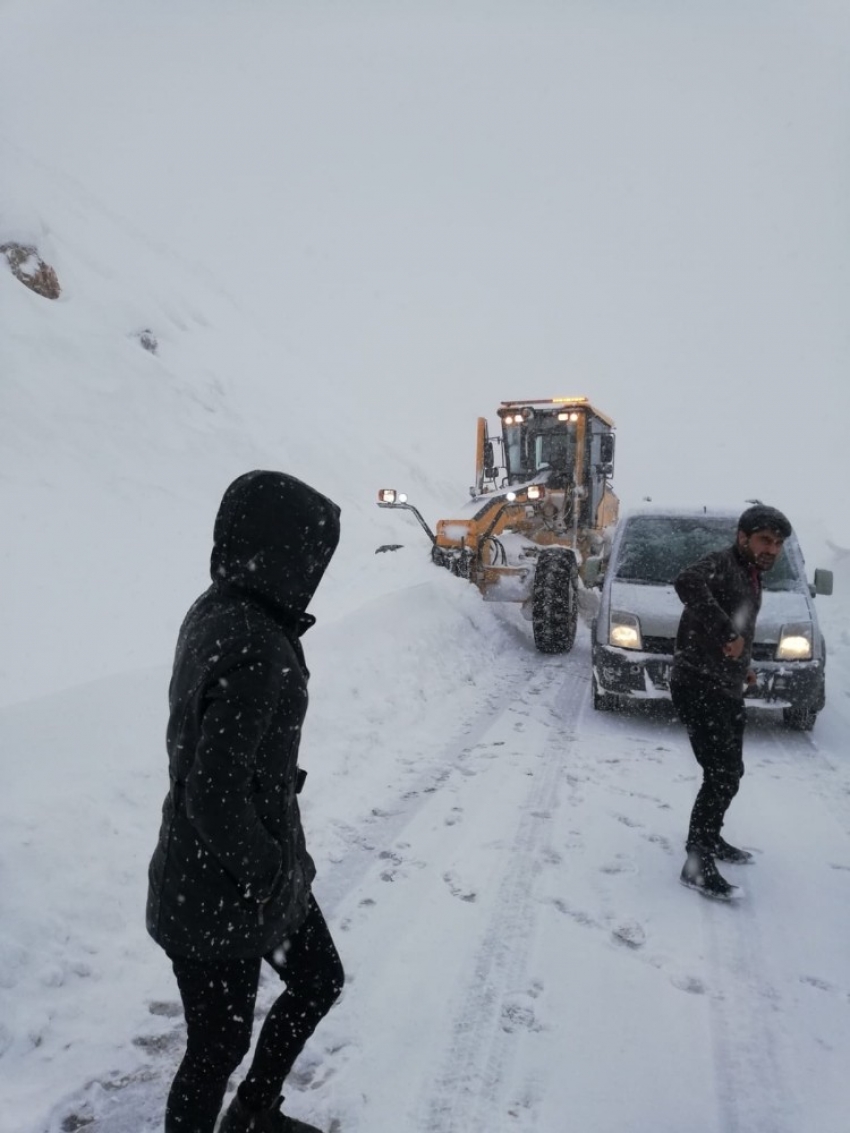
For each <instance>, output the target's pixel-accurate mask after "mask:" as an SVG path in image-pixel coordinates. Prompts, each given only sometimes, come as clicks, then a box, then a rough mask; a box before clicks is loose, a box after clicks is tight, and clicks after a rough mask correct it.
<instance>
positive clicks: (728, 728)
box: [670, 681, 746, 854]
mask: <svg viewBox="0 0 850 1133" xmlns="http://www.w3.org/2000/svg"><path fill="white" fill-rule="evenodd" d="M670 695H671V697H672V700H673V707H674V708H675V709H676V712H677V713H678V715H679V719H680V720H681V721H682V723H683V724H684V725H685V728H686V729H687V732H688V737H689V738H690V741H691V747H692V748H693V751H694V755H695V756H696V758H697V762H698V763H699V765H700V767H702V770H703V781H702V786H701V787H700V789H699V792H698V794H697V797H696V802H695V803H694V809H693V811H692V812H691V823H690V827H689V829H688V841H687V844H686V847H685V848H686V849H687V850H688V852H689V853H690V851H691V850H698V851H701V852H702V853H707V854H713V853H714V852H715V849H716V847H717V842H718V839H719V837H720V830H721V827H722V826H723V819H724V818H725V816H726V811H727V810H728V809H729V804H730V803H731V802H732V799H734V797H735V795H736V794H737V793H738V785H739V784H740V782H741V776H742V775H743V774H744V756H743V748H744V717H745V711H746V710H745V708H744V702H743V699H741V698H740V697H732V696H724V695H723V693H720V692H716V691H714V690H712V689H706V688H705V687H703V686H700V685H696V684H694V685H691V684H685V683H682V682H677V681H674V682H673V683H672V684H671V686H670Z"/></svg>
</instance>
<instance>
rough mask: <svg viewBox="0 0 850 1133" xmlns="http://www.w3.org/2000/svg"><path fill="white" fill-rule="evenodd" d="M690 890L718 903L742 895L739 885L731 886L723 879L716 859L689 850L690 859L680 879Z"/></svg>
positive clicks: (699, 851)
mask: <svg viewBox="0 0 850 1133" xmlns="http://www.w3.org/2000/svg"><path fill="white" fill-rule="evenodd" d="M679 880H680V881H681V883H682V884H683V885H687V887H688V888H689V889H696V891H697V892H698V893H701V894H702V895H703V897H713V898H714V899H715V900H716V901H731V900H732V899H733V898H735V897H737V896H739V895H740V890H739V888H738V886H737V885H730V884H729V882H728V881H727V880H726V878H725V877H721V876H720V874H719V873H718V872H717V866H716V865H715V864H714V858H713V857H712V856H711V854H707V853H705V852H704V851H702V850H689V851H688V858H687V861H686V862H685V864H684V866H683V867H682V873H681V876H680V878H679Z"/></svg>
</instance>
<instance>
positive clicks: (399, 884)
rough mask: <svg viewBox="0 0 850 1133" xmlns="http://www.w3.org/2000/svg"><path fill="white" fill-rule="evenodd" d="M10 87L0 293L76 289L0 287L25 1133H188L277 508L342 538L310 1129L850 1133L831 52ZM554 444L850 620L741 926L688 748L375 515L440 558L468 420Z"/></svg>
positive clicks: (7, 713) (250, 33)
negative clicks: (785, 538) (188, 1039)
mask: <svg viewBox="0 0 850 1133" xmlns="http://www.w3.org/2000/svg"><path fill="white" fill-rule="evenodd" d="M626 9H627V10H626ZM0 42H2V43H3V46H4V51H3V55H4V62H3V68H2V71H0V244H2V243H4V242H5V241H6V240H10V239H15V240H19V241H21V242H24V243H29V242H31V243H34V244H37V245H38V247H39V248H40V250H41V251H42V253H43V254H44V255H45V258H46V259H48V260H49V261H50V262H51V263H52V264H53V265H54V266H55V267H56V269H57V271H58V273H59V277H60V282H61V283H62V286H63V294H62V297H61V299H60V300H58V301H57V302H54V303H51V302H49V301H47V300H45V299H42V298H39V297H37V296H35V295H33V294H31V293H30V292H29V291H26V290H25V289H24V288H23V287H21V285H20V284H19V283H18V282H17V281H16V280H15V279H14V278H13V277H12V275H11V274H10V273H9V272H8V271H6V270H5V268H4V267H3V266H2V263H0V514H2V521H3V540H2V545H0V634H1V636H0V640H2V642H3V649H2V652H0V705H2V707H0V765H2V777H3V791H2V793H0V1133H48V1131H49V1133H73V1131H74V1130H76V1129H80V1128H83V1127H85V1128H86V1129H90V1130H91V1131H92V1133H131V1131H132V1133H139V1131H148V1133H153V1131H154V1130H156V1129H158V1128H159V1127H160V1123H161V1111H162V1105H163V1098H164V1095H165V1091H166V1090H167V1086H168V1082H169V1077H170V1075H171V1074H172V1073H173V1070H174V1068H175V1064H176V1060H177V1058H178V1057H179V1052H180V1035H181V1020H180V1012H179V1003H178V1001H177V996H176V988H175V985H174V981H173V978H172V976H171V973H170V970H169V966H168V963H167V961H166V959H165V957H164V956H163V955H162V954H161V953H160V952H159V950H158V949H157V948H156V947H155V946H154V945H153V944H152V943H151V942H150V941H149V939H148V938H147V936H146V934H145V930H144V898H145V887H146V869H147V862H148V859H149V856H150V853H151V851H152V848H153V844H154V840H155V837H156V833H157V829H158V821H159V808H160V805H161V802H162V798H163V795H164V792H165V787H166V778H167V776H166V762H165V753H164V743H163V735H164V728H165V710H166V688H167V682H168V676H169V660H170V653H171V650H172V648H173V644H174V639H175V636H176V631H177V628H178V626H179V622H180V619H181V617H182V615H183V613H184V611H185V609H186V608H187V606H188V605H189V603H190V602H191V601H192V600H193V598H194V597H195V596H196V594H197V593H198V592H199V591H200V590H201V589H202V588H203V587H204V586H205V584H206V564H207V558H208V552H209V546H210V538H211V530H212V520H213V516H214V513H215V509H216V506H217V504H218V500H219V498H220V496H221V493H222V491H223V490H224V488H225V487H226V485H227V483H228V482H229V481H230V480H231V479H232V478H233V477H234V476H235V475H237V474H239V473H240V472H243V471H245V470H246V469H248V468H252V467H262V466H266V467H278V468H282V469H284V470H286V471H288V472H292V473H294V474H296V475H298V476H301V477H302V478H304V479H306V480H308V481H310V482H312V483H314V484H315V485H316V487H317V488H319V489H320V490H322V491H324V492H326V493H327V494H329V495H330V496H332V497H333V498H334V499H336V500H337V501H338V502H339V503H340V504H341V505H342V509H343V516H342V525H343V536H342V542H341V545H340V550H339V553H338V555H337V557H336V558H335V560H334V562H333V564H332V566H331V569H330V570H329V572H328V574H327V576H326V578H325V580H324V581H323V584H322V587H321V589H320V592H319V595H318V596H317V600H316V602H315V605H314V612H315V613H316V614H317V616H318V619H319V620H318V624H317V625H316V627H315V628H314V629H313V630H311V631H310V634H309V635H308V636H307V637H306V638H305V648H306V650H307V655H308V662H309V664H310V668H311V670H312V673H313V677H312V681H311V709H310V714H309V716H308V721H307V727H306V730H305V736H304V746H303V763H304V766H305V768H306V770H307V771H308V773H309V777H308V781H307V787H306V790H305V793H304V795H303V796H302V798H303V800H304V811H305V819H306V824H307V828H308V834H309V838H310V845H311V849H312V851H313V854H314V857H315V858H316V860H317V863H318V865H319V877H318V880H317V887H316V888H317V893H318V895H319V898H320V901H321V903H322V905H323V907H324V909H325V911H326V913H327V915H328V918H329V921H330V923H331V925H332V927H333V929H334V931H335V934H336V936H337V939H338V943H339V947H340V951H341V953H342V955H343V959H344V962H345V965H346V969H347V973H348V985H347V987H346V990H345V993H344V996H343V999H342V1001H341V1002H340V1004H339V1005H338V1006H337V1007H336V1008H335V1009H334V1011H333V1013H332V1014H331V1015H330V1016H329V1018H328V1019H327V1020H326V1021H325V1023H324V1024H323V1025H322V1027H321V1029H320V1030H319V1031H318V1032H317V1034H316V1036H315V1038H314V1040H313V1041H312V1042H311V1044H310V1045H309V1047H308V1049H307V1051H306V1052H305V1055H304V1057H303V1058H302V1060H301V1062H300V1063H299V1065H298V1067H297V1068H296V1072H295V1075H294V1081H293V1082H292V1083H291V1085H290V1088H289V1090H288V1103H289V1104H290V1106H291V1109H292V1111H293V1112H294V1113H295V1114H297V1115H300V1116H304V1117H306V1118H310V1119H313V1120H314V1121H315V1122H316V1123H317V1124H319V1125H321V1126H322V1127H323V1128H327V1129H329V1130H335V1131H338V1133H349V1131H351V1133H355V1131H357V1130H360V1131H362V1133H366V1131H368V1133H385V1131H386V1133H389V1131H390V1130H393V1131H395V1130H399V1129H401V1130H404V1131H405V1133H406V1131H409V1133H420V1131H421V1133H426V1131H427V1133H460V1131H463V1133H466V1131H467V1130H469V1129H470V1128H486V1129H488V1130H489V1131H491V1133H508V1131H511V1130H526V1131H529V1133H530V1131H531V1130H538V1131H540V1133H561V1131H562V1130H564V1129H568V1128H576V1129H582V1130H587V1131H588V1133H591V1131H592V1133H615V1131H616V1133H620V1131H621V1130H623V1129H629V1130H635V1131H636V1133H643V1131H647V1133H649V1131H652V1133H674V1131H675V1133H679V1131H681V1130H682V1129H689V1130H692V1131H693V1133H844V1131H845V1130H846V1123H847V1118H846V1114H847V1111H848V1108H850V1088H848V1085H847V1075H846V1066H847V1064H848V1058H850V976H848V972H847V963H846V954H847V947H846V942H847V941H848V939H850V900H848V898H850V766H848V764H847V761H846V735H847V729H848V726H850V556H846V555H844V556H842V554H841V551H840V548H842V547H848V546H850V529H848V520H847V512H846V505H845V501H844V498H843V497H844V495H845V493H846V488H845V485H846V483H847V481H848V473H850V452H848V450H847V447H846V445H844V443H843V431H844V422H845V421H846V418H847V410H848V408H850V406H848V396H850V395H848V389H847V384H846V370H847V361H848V342H847V338H846V326H845V314H846V309H847V298H848V268H847V264H848V262H850V260H848V257H847V246H848V245H847V240H848V233H847V227H846V208H845V202H846V195H847V192H846V190H847V186H848V182H850V171H849V168H850V167H848V157H847V152H846V144H844V133H845V128H844V124H845V123H846V112H847V109H848V80H847V75H848V74H850V67H848V65H847V63H848V54H850V51H848V45H850V23H848V18H847V13H846V11H845V10H844V9H843V7H842V6H841V5H834V4H831V3H830V2H829V0H818V2H817V3H809V4H803V3H797V2H796V0H770V2H768V0H763V2H760V0H753V3H752V4H750V5H748V6H745V7H743V6H741V5H740V4H739V3H737V2H734V3H733V2H732V0H717V3H715V4H713V5H712V6H711V8H710V11H709V10H708V9H705V10H700V11H697V10H696V8H695V7H694V6H690V5H668V4H665V3H652V2H649V0H646V2H645V3H644V2H641V3H636V4H633V5H628V6H622V5H600V4H585V3H581V2H578V0H577V2H575V3H569V4H564V5H551V4H548V3H545V2H544V0H529V2H528V3H523V4H520V3H518V2H517V3H512V2H508V0H505V2H502V3H496V2H494V3H492V4H490V3H484V2H483V0H481V2H472V0H470V2H469V3H468V4H464V5H449V4H442V3H435V4H434V5H428V6H426V5H423V6H413V5H410V6H407V5H384V4H380V3H378V2H377V0H376V2H375V3H367V2H366V0H363V2H362V3H361V2H360V0H357V2H355V3H352V4H351V5H346V6H345V7H342V6H340V5H338V4H335V3H331V2H330V0H327V2H324V0H317V2H316V3H315V4H309V5H308V4H293V5H276V4H272V3H268V2H265V3H260V2H258V3H256V4H251V5H246V4H244V3H241V4H240V3H236V2H235V0H203V2H201V0H187V2H186V3H184V4H181V5H179V6H178V5H174V4H172V3H167V2H166V0H146V2H145V3H144V4H142V3H129V2H127V3H122V4H116V3H113V2H112V0H74V2H73V3H71V2H70V0H5V2H0ZM144 331H149V332H151V333H152V334H153V335H154V336H155V337H156V339H157V342H158V348H157V351H156V353H150V352H148V351H146V350H143V349H142V348H141V345H140V339H139V336H140V335H141V334H142V332H144ZM683 375H686V377H683ZM556 393H564V394H567V393H586V394H588V395H590V396H591V398H592V399H593V400H594V402H596V403H598V404H599V406H600V408H602V409H603V410H605V411H606V412H610V413H611V414H612V415H613V416H614V418H615V419H616V420H617V422H618V426H619V454H618V467H617V488H618V490H619V492H620V494H621V496H622V497H623V498H624V500H625V501H626V502H627V503H636V502H638V501H639V500H640V499H641V497H642V496H643V494H644V493H646V492H651V493H652V494H654V495H656V496H657V498H660V496H661V493H662V490H663V491H664V492H665V493H666V497H665V498H667V499H669V502H670V503H679V502H683V503H686V504H690V503H694V502H698V503H702V502H704V501H705V499H710V500H711V502H717V503H723V502H725V503H727V504H730V505H731V506H737V505H738V504H739V503H740V504H743V500H744V499H745V498H746V497H749V496H752V495H759V496H763V497H765V498H769V499H770V500H771V502H775V503H777V504H779V505H780V506H783V507H785V508H786V509H787V510H788V511H789V513H790V514H791V516H792V518H793V519H794V520H795V522H796V523H797V525H798V527H799V529H800V531H801V535H802V541H803V545H804V548H805V549H806V553H807V558H808V560H809V566H810V569H812V568H814V566H824V567H832V568H833V569H834V570H835V572H836V593H835V595H834V596H833V597H832V598H826V599H820V598H819V599H818V607H819V610H820V612H821V617H822V622H823V625H824V629H825V632H826V635H827V639H828V646H829V667H828V678H827V679H828V704H827V708H826V709H825V711H824V712H823V714H822V715H821V717H820V718H819V720H818V722H817V725H816V728H815V730H814V732H813V733H812V734H810V735H807V734H795V733H788V732H785V731H784V730H783V729H782V728H781V727H779V726H777V725H776V724H775V722H773V721H770V720H763V719H761V718H759V719H758V720H757V721H755V722H754V724H753V726H752V728H751V729H750V732H749V734H748V737H747V776H746V778H745V780H744V783H743V786H742V790H741V793H740V795H739V797H738V798H737V799H736V801H735V803H734V806H733V809H732V811H731V813H730V820H729V834H730V837H731V838H733V839H737V840H740V841H741V842H742V843H743V844H744V845H746V846H748V847H751V848H752V849H753V850H754V851H755V853H756V858H757V864H756V865H755V866H753V867H747V868H746V869H743V868H738V869H735V868H733V867H729V870H728V872H729V875H730V877H731V876H734V879H735V880H736V881H740V882H741V884H742V885H743V886H744V888H745V891H746V892H745V896H744V898H743V900H742V901H741V902H739V903H738V905H737V906H736V907H728V906H717V905H713V904H710V903H709V902H705V901H701V900H700V899H699V898H698V897H697V896H696V895H695V894H691V893H688V892H686V891H685V890H683V889H682V888H681V886H679V885H678V884H677V877H678V872H679V869H680V866H681V856H682V854H681V846H682V841H683V835H684V827H685V824H686V820H687V814H688V810H689V807H690V804H691V801H692V799H693V795H694V792H695V789H696V786H697V781H698V780H697V771H696V767H695V764H694V762H693V759H692V756H691V755H690V752H689V749H688V746H687V743H686V741H685V738H684V736H683V734H682V730H681V728H680V727H679V725H678V724H677V723H676V722H675V721H673V720H672V719H671V718H670V716H669V714H665V713H663V712H661V713H659V714H656V715H652V716H649V715H644V714H634V715H632V714H630V715H623V716H615V717H612V716H608V715H599V714H595V713H594V712H593V710H592V708H591V705H590V698H589V675H590V673H589V667H590V666H589V643H588V639H587V632H586V629H585V628H582V629H581V630H580V633H579V638H578V641H577V644H576V647H575V649H574V651H573V653H572V654H570V655H569V656H568V657H556V658H553V657H545V656H542V655H540V654H538V653H536V652H535V650H534V649H533V646H532V643H531V638H530V633H529V627H528V625H527V624H526V623H525V622H523V620H522V619H521V618H520V617H519V615H518V612H517V611H516V610H514V609H513V608H512V607H508V606H498V605H495V604H488V603H484V602H482V601H481V600H480V597H479V596H478V594H477V592H476V591H475V590H474V589H473V588H471V587H469V586H467V585H466V584H464V583H462V582H461V581H459V580H457V579H453V578H452V577H450V576H449V575H448V573H446V572H441V571H438V570H436V569H435V568H433V567H431V566H430V564H429V563H428V560H427V554H426V550H427V548H426V543H425V540H424V537H423V535H422V533H421V532H420V531H419V529H418V528H417V527H416V525H415V523H414V521H413V520H412V518H411V517H409V516H406V515H402V514H396V513H391V512H384V511H381V510H379V509H378V508H376V507H375V506H374V498H375V491H376V489H377V488H378V487H382V486H391V485H395V486H398V487H400V488H404V489H405V490H407V491H408V492H409V493H410V495H411V497H412V498H414V500H415V501H416V502H417V503H418V504H419V505H420V506H421V507H422V510H423V512H424V514H425V515H426V517H427V518H428V519H429V520H430V521H432V522H433V521H434V520H436V519H437V518H438V517H440V516H448V515H450V514H451V513H452V512H453V511H454V510H455V509H456V508H457V506H458V505H459V504H460V502H461V501H462V500H463V498H464V495H465V492H466V487H467V484H468V483H469V481H470V479H471V464H472V439H473V433H474V421H475V416H476V415H477V414H479V413H489V415H490V416H491V418H492V416H493V411H494V409H495V407H496V405H497V403H498V401H499V400H500V399H502V398H509V397H522V396H544V397H546V396H551V395H553V394H556ZM390 542H393V543H394V542H400V543H403V544H404V547H403V549H402V550H401V551H399V552H396V553H395V554H381V555H375V554H374V550H375V547H376V546H378V545H380V544H383V543H390ZM830 544H832V549H830ZM835 548H838V549H837V550H836V549H835ZM274 991H275V989H274V987H273V986H272V985H271V983H269V984H267V985H265V986H264V989H263V992H262V995H261V1000H262V1002H263V1003H265V1004H267V1003H268V1002H270V999H271V997H272V996H273V995H274Z"/></svg>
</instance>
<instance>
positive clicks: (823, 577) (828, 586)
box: [814, 568, 832, 595]
mask: <svg viewBox="0 0 850 1133" xmlns="http://www.w3.org/2000/svg"><path fill="white" fill-rule="evenodd" d="M814 592H815V594H827V595H829V594H831V593H832V571H831V570H821V569H820V568H818V569H817V570H816V571H815V585H814Z"/></svg>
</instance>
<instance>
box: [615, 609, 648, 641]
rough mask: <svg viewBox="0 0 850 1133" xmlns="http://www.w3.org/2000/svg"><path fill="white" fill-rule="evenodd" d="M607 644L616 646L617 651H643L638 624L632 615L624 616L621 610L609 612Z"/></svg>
mask: <svg viewBox="0 0 850 1133" xmlns="http://www.w3.org/2000/svg"><path fill="white" fill-rule="evenodd" d="M608 643H609V645H616V646H617V648H618V649H643V639H642V637H641V635H640V622H639V621H638V619H637V618H636V617H635V616H634V614H626V613H624V612H623V611H622V610H612V611H611V625H610V627H609V629H608Z"/></svg>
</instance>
